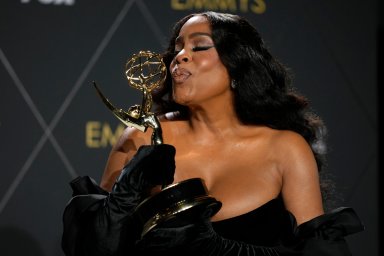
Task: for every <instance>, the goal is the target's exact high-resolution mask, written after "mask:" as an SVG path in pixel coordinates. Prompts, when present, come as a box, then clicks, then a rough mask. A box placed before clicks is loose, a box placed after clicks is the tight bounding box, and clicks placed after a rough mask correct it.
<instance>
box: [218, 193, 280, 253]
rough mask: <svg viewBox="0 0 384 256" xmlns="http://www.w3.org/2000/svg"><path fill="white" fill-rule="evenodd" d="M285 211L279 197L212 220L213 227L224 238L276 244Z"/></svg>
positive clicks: (270, 244) (258, 243)
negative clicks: (224, 217) (242, 212)
mask: <svg viewBox="0 0 384 256" xmlns="http://www.w3.org/2000/svg"><path fill="white" fill-rule="evenodd" d="M286 216H287V211H286V210H285V207H284V203H283V200H282V198H281V197H277V198H275V199H272V200H270V201H268V202H267V203H265V204H263V205H262V206H260V207H258V208H256V209H254V210H252V211H250V212H247V213H244V214H241V215H239V216H235V217H232V218H228V219H224V220H220V221H214V222H212V226H213V229H214V230H215V231H216V232H217V233H218V234H220V235H221V236H223V237H224V238H228V239H233V240H237V241H243V242H246V243H251V244H255V245H264V246H266V245H267V246H274V245H276V244H278V242H279V240H280V236H281V232H282V229H283V227H286V225H287V224H288V223H287V217H286Z"/></svg>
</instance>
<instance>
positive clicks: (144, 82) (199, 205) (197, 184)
mask: <svg viewBox="0 0 384 256" xmlns="http://www.w3.org/2000/svg"><path fill="white" fill-rule="evenodd" d="M125 75H126V77H127V79H128V83H129V85H130V86H132V87H133V88H135V89H138V90H140V91H141V92H142V103H141V105H134V106H131V107H130V108H129V109H128V110H127V111H124V110H122V109H117V108H116V107H115V106H114V105H113V104H112V103H110V101H109V100H108V99H107V98H106V97H104V95H103V94H102V93H101V91H100V89H99V88H98V87H97V85H96V83H95V82H93V84H94V86H95V88H96V90H97V92H98V94H99V96H100V97H101V99H102V101H103V102H104V104H105V105H106V106H107V107H108V108H109V109H110V110H111V111H112V113H113V114H114V115H115V116H116V117H117V118H118V119H119V120H120V121H121V122H123V123H124V124H125V125H127V126H129V127H133V128H136V129H138V130H140V131H142V132H146V130H147V128H148V127H150V128H152V137H151V141H152V145H159V144H162V143H163V138H162V130H161V126H160V122H159V120H158V118H157V116H156V115H155V114H154V113H153V112H151V108H152V95H151V91H153V90H154V89H156V88H158V87H159V86H160V85H161V84H162V83H163V82H164V81H165V78H166V75H167V69H166V66H165V64H164V62H163V60H162V58H161V56H160V55H159V54H156V53H153V52H150V51H140V52H139V53H137V54H134V55H133V56H132V57H131V58H130V59H129V60H128V61H127V63H126V66H125ZM220 208H221V202H219V201H217V200H216V199H215V198H213V197H211V196H209V195H208V191H207V188H206V186H205V183H204V181H203V180H202V179H200V178H193V179H188V180H185V181H181V182H178V183H175V184H166V185H165V186H164V187H163V188H162V189H161V191H160V192H159V193H157V194H155V195H152V196H150V197H148V198H146V199H144V200H143V201H142V202H141V203H140V204H139V205H138V206H137V207H136V209H135V213H134V215H135V217H136V218H137V220H138V221H139V222H140V223H141V224H142V227H143V229H142V232H141V235H142V236H144V235H145V234H146V233H147V232H148V231H150V230H151V229H153V228H154V227H156V226H158V225H160V226H179V225H183V224H187V223H190V222H191V220H193V219H194V218H199V217H212V216H213V215H214V214H216V213H217V212H218V211H219V209H220Z"/></svg>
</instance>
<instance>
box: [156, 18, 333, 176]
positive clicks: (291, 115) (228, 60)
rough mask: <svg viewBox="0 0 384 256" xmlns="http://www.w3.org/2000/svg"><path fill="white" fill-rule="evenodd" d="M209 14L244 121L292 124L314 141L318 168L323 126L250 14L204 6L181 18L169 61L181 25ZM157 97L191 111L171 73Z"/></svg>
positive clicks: (165, 107) (184, 113) (164, 108)
mask: <svg viewBox="0 0 384 256" xmlns="http://www.w3.org/2000/svg"><path fill="white" fill-rule="evenodd" d="M196 15H202V16H204V17H206V18H207V20H208V22H209V23H210V26H211V30H212V39H213V42H214V45H215V48H216V50H217V52H218V54H219V57H220V60H221V62H222V63H223V64H224V66H225V67H226V68H227V70H228V73H229V76H230V78H231V79H232V80H234V81H235V82H236V85H237V86H236V88H235V89H234V90H233V93H234V107H235V111H236V113H237V116H238V118H239V120H240V121H241V122H242V123H243V124H248V125H252V124H257V125H266V126H268V127H271V128H273V129H280V130H292V131H295V132H297V133H299V134H301V135H302V136H303V137H304V138H305V140H306V141H307V142H308V143H309V144H310V145H311V148H312V151H313V153H314V155H315V158H316V161H317V165H318V168H319V170H321V169H322V167H323V164H324V162H325V158H324V156H325V151H326V148H325V142H324V141H325V132H326V129H325V126H324V124H323V122H322V120H321V119H320V118H319V117H318V116H316V115H315V114H314V113H313V112H312V111H311V109H310V108H309V104H308V100H307V99H306V98H305V97H304V96H302V95H300V94H298V93H297V92H295V91H294V90H293V88H292V87H291V75H290V74H289V72H288V69H287V68H286V67H285V66H284V65H282V64H281V63H280V62H279V61H278V60H277V59H276V58H274V57H273V56H272V55H271V53H270V52H269V51H268V49H267V47H266V46H265V44H264V41H263V39H262V38H261V36H260V34H259V33H258V32H257V30H256V28H255V27H254V26H252V25H251V24H250V23H249V22H248V21H247V20H246V19H244V18H242V17H240V16H237V15H233V14H227V13H217V12H211V11H209V12H203V13H197V14H191V15H188V16H186V17H184V18H182V19H181V20H180V21H178V22H177V23H176V24H175V26H174V28H173V34H172V36H171V38H170V41H169V45H168V48H167V50H166V52H165V53H164V54H163V60H164V62H165V64H166V65H167V66H168V67H169V65H170V63H171V61H172V60H173V58H174V57H175V52H174V47H175V39H176V37H177V36H178V34H179V31H180V29H181V27H182V26H183V25H184V23H185V22H186V21H187V20H189V19H190V18H191V17H193V16H196ZM153 99H154V102H155V104H156V105H157V112H158V113H166V112H170V111H178V112H179V113H180V118H187V117H188V114H189V113H188V108H187V107H185V106H182V105H179V104H177V103H176V102H174V101H173V99H172V78H171V75H170V73H169V70H168V76H167V79H166V81H165V82H164V85H163V87H162V88H161V89H159V90H157V91H156V92H155V93H154V95H153Z"/></svg>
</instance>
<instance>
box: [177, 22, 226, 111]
mask: <svg viewBox="0 0 384 256" xmlns="http://www.w3.org/2000/svg"><path fill="white" fill-rule="evenodd" d="M174 50H175V52H176V53H177V54H176V56H175V58H174V59H173V61H172V62H171V64H170V71H171V74H172V81H173V99H174V101H175V102H177V103H179V104H182V105H186V106H193V105H201V104H204V103H205V102H210V101H212V100H215V99H217V98H224V99H225V97H231V95H232V92H231V90H230V86H229V84H230V79H229V75H228V72H227V69H226V68H225V66H224V65H223V63H222V62H221V60H220V58H219V55H218V53H217V51H216V48H215V47H214V43H213V40H212V31H211V28H210V25H209V22H208V20H207V19H206V18H205V17H204V16H194V17H192V18H190V19H189V20H188V21H187V22H186V23H185V24H184V25H183V27H182V28H181V30H180V33H179V35H178V37H177V38H176V42H175V49H174Z"/></svg>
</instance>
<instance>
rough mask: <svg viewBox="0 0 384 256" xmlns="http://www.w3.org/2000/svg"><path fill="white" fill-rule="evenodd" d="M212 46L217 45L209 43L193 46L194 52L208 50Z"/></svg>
mask: <svg viewBox="0 0 384 256" xmlns="http://www.w3.org/2000/svg"><path fill="white" fill-rule="evenodd" d="M212 47H215V46H214V45H207V46H195V47H193V48H192V51H193V52H199V51H206V50H208V49H211V48H212Z"/></svg>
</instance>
